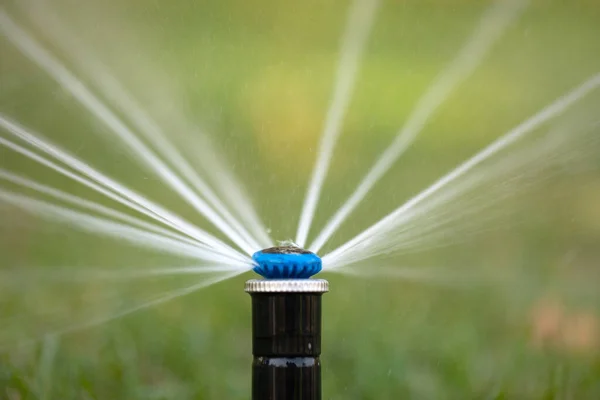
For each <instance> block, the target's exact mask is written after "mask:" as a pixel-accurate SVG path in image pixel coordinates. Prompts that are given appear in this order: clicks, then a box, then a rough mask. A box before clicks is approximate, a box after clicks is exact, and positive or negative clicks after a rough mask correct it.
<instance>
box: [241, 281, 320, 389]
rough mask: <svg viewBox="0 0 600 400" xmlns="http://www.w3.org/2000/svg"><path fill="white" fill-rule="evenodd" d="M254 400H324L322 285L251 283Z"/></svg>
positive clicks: (272, 282)
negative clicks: (322, 378) (322, 374)
mask: <svg viewBox="0 0 600 400" xmlns="http://www.w3.org/2000/svg"><path fill="white" fill-rule="evenodd" d="M245 290H246V292H248V293H249V294H250V295H251V296H252V353H253V355H254V361H253V363H252V399H253V400H259V399H260V400H320V399H321V361H320V355H321V299H322V295H323V293H326V292H327V291H328V290H329V283H328V282H327V281H325V280H322V279H291V280H270V279H265V280H250V281H248V282H246V288H245Z"/></svg>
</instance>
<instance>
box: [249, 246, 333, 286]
mask: <svg viewBox="0 0 600 400" xmlns="http://www.w3.org/2000/svg"><path fill="white" fill-rule="evenodd" d="M252 259H253V260H254V262H255V263H256V266H255V267H254V272H256V273H257V274H259V275H262V276H263V277H264V278H266V279H308V278H310V277H311V276H313V275H315V274H317V273H318V272H319V271H321V265H322V264H321V258H320V257H319V256H318V255H316V254H314V253H311V252H310V251H307V250H303V249H300V248H298V247H295V246H281V247H272V248H270V249H265V250H261V251H257V252H256V253H254V255H253V256H252Z"/></svg>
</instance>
